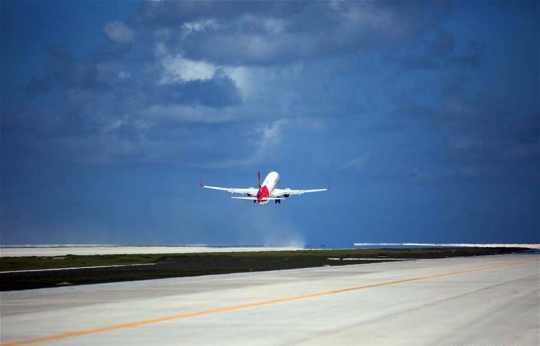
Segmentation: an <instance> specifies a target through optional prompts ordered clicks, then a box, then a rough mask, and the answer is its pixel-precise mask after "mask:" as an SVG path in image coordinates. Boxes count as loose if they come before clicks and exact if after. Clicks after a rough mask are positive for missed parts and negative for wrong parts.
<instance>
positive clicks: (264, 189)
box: [200, 172, 330, 204]
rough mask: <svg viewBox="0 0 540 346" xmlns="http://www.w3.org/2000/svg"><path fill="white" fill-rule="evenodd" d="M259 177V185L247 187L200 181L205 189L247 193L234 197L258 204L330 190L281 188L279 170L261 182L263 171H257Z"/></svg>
mask: <svg viewBox="0 0 540 346" xmlns="http://www.w3.org/2000/svg"><path fill="white" fill-rule="evenodd" d="M257 178H258V183H259V187H258V188H254V187H250V188H247V189H242V188H233V187H218V186H208V185H204V184H203V183H202V182H200V185H201V187H203V188H205V189H213V190H223V191H227V192H230V193H239V194H242V195H247V197H232V198H235V199H246V200H250V201H253V203H257V204H266V203H268V202H270V201H274V202H275V203H276V204H281V200H282V199H283V198H289V197H290V196H293V195H302V194H304V193H310V192H323V191H328V190H330V188H329V187H327V188H325V189H313V190H291V189H289V188H286V189H279V188H278V187H277V186H278V183H279V174H278V172H270V173H268V175H267V176H266V178H264V181H263V182H261V172H257Z"/></svg>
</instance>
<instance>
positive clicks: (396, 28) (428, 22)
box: [139, 1, 450, 65]
mask: <svg viewBox="0 0 540 346" xmlns="http://www.w3.org/2000/svg"><path fill="white" fill-rule="evenodd" d="M449 12H450V7H449V5H448V3H407V4H402V3H396V2H390V3H389V2H385V3H375V2H290V1H289V2H265V1H264V2H257V1H254V2H247V3H246V2H217V3H212V6H211V5H210V3H207V2H193V1H188V2H170V1H164V2H159V3H154V2H149V3H145V4H144V5H143V6H142V7H141V9H140V11H139V23H141V25H154V26H161V27H166V28H167V30H168V31H167V32H166V34H164V35H165V36H167V37H168V38H167V39H164V42H167V46H168V47H170V48H171V49H173V50H176V51H178V52H181V53H182V55H184V56H186V57H188V58H191V59H196V60H197V59H205V60H207V61H212V62H214V63H218V64H227V65H275V64H283V63H289V62H293V61H296V60H299V59H304V60H305V59H313V58H316V57H317V58H320V57H321V56H328V55H334V56H335V55H341V54H349V53H353V52H358V51H362V50H365V49H373V48H385V47H395V46H399V45H402V44H404V43H406V42H408V41H410V40H411V39H414V38H416V37H418V36H420V35H422V34H425V33H426V32H428V31H429V30H432V29H433V28H435V27H436V26H437V25H438V24H439V23H440V21H441V20H442V19H443V18H444V17H445V16H447V15H448V13H449ZM182 36H183V37H185V38H184V40H183V41H182V42H179V40H178V37H182ZM179 43H180V44H179Z"/></svg>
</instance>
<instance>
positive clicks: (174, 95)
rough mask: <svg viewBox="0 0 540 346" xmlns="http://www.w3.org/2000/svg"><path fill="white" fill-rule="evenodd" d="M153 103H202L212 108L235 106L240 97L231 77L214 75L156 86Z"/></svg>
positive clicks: (240, 100)
mask: <svg viewBox="0 0 540 346" xmlns="http://www.w3.org/2000/svg"><path fill="white" fill-rule="evenodd" d="M152 91H153V92H154V95H155V97H154V99H153V100H152V101H153V102H154V103H157V104H163V105H170V104H177V105H178V104H188V105H204V106H209V107H213V108H223V107H230V106H237V105H239V104H240V103H241V102H242V98H241V96H240V93H239V91H238V89H237V88H236V85H235V84H234V82H233V81H232V79H231V78H230V77H228V76H224V75H221V76H220V75H216V76H215V77H214V78H212V79H209V80H194V81H190V82H185V83H172V84H167V85H159V86H156V87H155V89H154V90H152Z"/></svg>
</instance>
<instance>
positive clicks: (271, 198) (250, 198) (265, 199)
mask: <svg viewBox="0 0 540 346" xmlns="http://www.w3.org/2000/svg"><path fill="white" fill-rule="evenodd" d="M231 198H234V199H247V200H250V201H256V200H257V197H231ZM275 199H282V198H274V197H267V198H263V199H262V200H263V201H273V200H275Z"/></svg>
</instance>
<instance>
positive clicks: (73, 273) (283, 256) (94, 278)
mask: <svg viewBox="0 0 540 346" xmlns="http://www.w3.org/2000/svg"><path fill="white" fill-rule="evenodd" d="M516 250H521V249H503V248H429V249H426V248H412V249H350V250H301V251H263V252H228V253H215V252H214V253H198V254H154V255H99V256H75V255H67V256H64V257H2V258H0V271H1V272H3V273H2V274H0V278H1V280H0V290H1V291H8V290H20V289H29V288H41V287H55V286H61V285H81V284H91V283H105V282H117V281H132V280H148V279H158V278H171V277H182V276H197V275H209V274H226V273H239V272H251V271H266V270H281V269H293V268H307V267H318V266H337V265H350V264H362V263H374V262H384V261H388V260H392V259H422V258H445V257H463V256H482V255H493V254H502V253H510V252H514V251H516ZM340 259H349V260H340ZM350 259H353V260H350ZM362 259H364V260H362ZM132 264H147V265H141V266H122V267H106V268H84V267H95V266H112V265H132ZM72 267H81V268H80V269H76V270H57V271H37V272H13V273H9V271H20V270H34V269H53V268H54V269H56V268H72Z"/></svg>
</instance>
